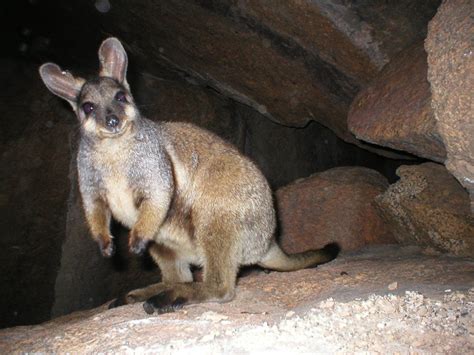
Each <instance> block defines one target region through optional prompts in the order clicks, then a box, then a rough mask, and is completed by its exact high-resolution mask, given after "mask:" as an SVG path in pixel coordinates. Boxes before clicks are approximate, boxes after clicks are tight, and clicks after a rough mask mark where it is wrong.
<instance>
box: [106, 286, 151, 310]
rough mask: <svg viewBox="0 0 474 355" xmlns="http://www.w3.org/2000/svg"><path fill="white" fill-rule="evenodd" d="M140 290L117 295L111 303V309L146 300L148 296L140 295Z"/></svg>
mask: <svg viewBox="0 0 474 355" xmlns="http://www.w3.org/2000/svg"><path fill="white" fill-rule="evenodd" d="M139 291H140V290H135V291H130V292H129V293H126V294H123V295H121V296H119V297H117V298H116V299H114V300H113V301H112V302H111V303H110V304H109V309H112V308H117V307H120V306H125V305H126V304H134V303H137V302H140V301H144V300H145V299H146V298H144V297H143V296H142V295H140V293H139Z"/></svg>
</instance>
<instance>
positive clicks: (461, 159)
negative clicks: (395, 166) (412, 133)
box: [425, 0, 474, 214]
mask: <svg viewBox="0 0 474 355" xmlns="http://www.w3.org/2000/svg"><path fill="white" fill-rule="evenodd" d="M473 14H474V2H473V1H472V0H452V1H444V2H443V4H442V5H441V6H440V8H439V10H438V13H437V14H436V16H435V17H434V18H433V20H432V21H431V22H430V25H429V32H428V37H427V39H426V42H425V48H426V51H427V52H428V79H429V81H430V84H431V91H432V93H433V103H432V106H433V109H434V113H435V117H436V120H437V122H438V130H439V132H440V135H441V137H442V139H443V142H444V145H445V146H446V150H447V153H448V159H447V160H446V163H445V164H446V167H447V168H448V170H449V171H450V172H451V173H452V174H453V175H454V176H455V177H456V178H457V179H458V180H459V182H460V183H461V184H462V185H463V186H464V187H465V188H466V189H467V190H468V191H469V193H470V196H471V212H472V213H473V214H474V124H473V122H474V116H473V112H474V95H473V93H474V52H473V51H474V49H473V42H472V39H473V38H474V21H473V20H472V16H473Z"/></svg>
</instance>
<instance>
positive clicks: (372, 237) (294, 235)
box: [276, 167, 395, 253]
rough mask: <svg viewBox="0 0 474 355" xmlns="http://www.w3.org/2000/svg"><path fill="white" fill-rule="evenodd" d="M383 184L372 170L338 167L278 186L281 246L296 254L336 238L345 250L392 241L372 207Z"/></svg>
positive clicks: (382, 180)
mask: <svg viewBox="0 0 474 355" xmlns="http://www.w3.org/2000/svg"><path fill="white" fill-rule="evenodd" d="M387 187H388V183H387V180H386V179H385V178H384V177H383V176H382V175H381V174H379V173H378V172H376V171H374V170H371V169H366V168H362V167H341V168H334V169H330V170H327V171H325V172H322V173H317V174H314V175H312V176H310V177H308V178H305V179H301V180H297V181H296V182H294V183H292V184H290V185H287V186H285V187H283V188H280V189H279V190H278V191H277V193H276V200H277V209H278V217H279V222H280V243H281V245H282V247H283V249H284V250H285V251H287V252H289V253H296V252H302V251H306V250H309V249H317V248H322V247H323V246H325V245H326V244H328V243H333V242H336V243H338V244H339V246H340V247H341V249H342V250H343V251H344V250H355V249H358V248H360V247H362V246H365V245H367V244H377V243H379V244H381V243H394V242H395V239H394V238H393V236H392V235H391V233H390V231H389V230H388V228H387V226H386V225H385V223H384V221H383V220H382V219H381V218H380V216H379V215H378V212H377V210H376V209H375V206H374V205H373V202H374V198H375V197H376V196H377V195H379V194H381V193H383V192H384V191H385V190H386V188H387Z"/></svg>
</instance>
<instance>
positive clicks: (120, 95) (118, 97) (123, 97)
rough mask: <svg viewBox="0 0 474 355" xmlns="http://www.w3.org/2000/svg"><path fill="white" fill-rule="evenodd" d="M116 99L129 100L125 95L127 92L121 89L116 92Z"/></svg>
mask: <svg viewBox="0 0 474 355" xmlns="http://www.w3.org/2000/svg"><path fill="white" fill-rule="evenodd" d="M115 100H117V101H120V102H127V96H125V93H124V92H123V91H119V92H118V93H116V94H115Z"/></svg>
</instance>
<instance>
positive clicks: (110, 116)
mask: <svg viewBox="0 0 474 355" xmlns="http://www.w3.org/2000/svg"><path fill="white" fill-rule="evenodd" d="M99 60H100V72H99V75H98V76H97V77H95V78H93V79H91V80H88V81H86V80H84V79H82V78H79V77H74V76H73V75H72V74H71V73H69V72H67V71H63V70H61V68H60V67H59V66H57V65H56V64H53V63H46V64H43V65H42V66H41V67H40V69H39V72H40V75H41V78H42V79H43V82H44V83H45V85H46V87H47V88H48V89H49V90H50V91H51V92H52V93H53V94H55V95H57V96H59V97H61V98H63V99H65V100H66V101H68V102H69V103H70V104H71V106H72V107H73V109H74V111H75V113H76V115H77V118H78V119H79V122H80V123H81V127H82V130H83V134H86V135H88V136H91V137H93V138H99V139H102V138H113V137H118V136H121V135H122V134H123V133H124V132H126V131H127V130H128V129H129V128H130V126H132V124H133V121H135V120H136V119H138V118H139V117H140V115H139V113H138V109H137V107H136V106H135V104H134V101H133V97H132V95H131V93H130V89H129V86H128V83H127V79H126V74H127V63H128V59H127V53H126V52H125V49H124V48H123V46H122V44H121V43H120V41H119V40H118V39H116V38H108V39H106V40H105V41H104V42H102V44H101V46H100V48H99Z"/></svg>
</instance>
